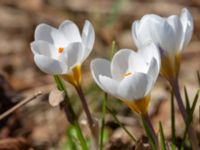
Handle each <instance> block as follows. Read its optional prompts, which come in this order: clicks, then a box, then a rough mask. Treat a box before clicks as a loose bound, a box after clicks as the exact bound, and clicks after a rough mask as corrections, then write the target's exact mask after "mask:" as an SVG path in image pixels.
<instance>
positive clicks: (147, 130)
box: [141, 117, 157, 150]
mask: <svg viewBox="0 0 200 150" xmlns="http://www.w3.org/2000/svg"><path fill="white" fill-rule="evenodd" d="M141 118H142V123H143V126H144V129H145V131H146V134H147V137H148V139H149V142H150V145H151V147H152V149H153V150H157V148H156V144H155V141H154V138H153V136H152V135H151V131H150V129H149V127H148V125H147V123H146V121H145V119H144V118H143V117H141Z"/></svg>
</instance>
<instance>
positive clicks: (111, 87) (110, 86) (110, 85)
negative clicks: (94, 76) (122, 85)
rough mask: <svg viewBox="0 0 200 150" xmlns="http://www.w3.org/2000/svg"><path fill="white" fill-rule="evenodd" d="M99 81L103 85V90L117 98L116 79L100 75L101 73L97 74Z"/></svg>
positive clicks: (117, 83) (117, 84)
mask: <svg viewBox="0 0 200 150" xmlns="http://www.w3.org/2000/svg"><path fill="white" fill-rule="evenodd" d="M99 81H100V83H101V85H102V86H103V89H105V92H107V93H109V94H111V95H113V96H115V97H117V98H118V95H117V88H118V86H119V82H118V81H116V80H114V79H112V78H110V77H108V76H102V75H99Z"/></svg>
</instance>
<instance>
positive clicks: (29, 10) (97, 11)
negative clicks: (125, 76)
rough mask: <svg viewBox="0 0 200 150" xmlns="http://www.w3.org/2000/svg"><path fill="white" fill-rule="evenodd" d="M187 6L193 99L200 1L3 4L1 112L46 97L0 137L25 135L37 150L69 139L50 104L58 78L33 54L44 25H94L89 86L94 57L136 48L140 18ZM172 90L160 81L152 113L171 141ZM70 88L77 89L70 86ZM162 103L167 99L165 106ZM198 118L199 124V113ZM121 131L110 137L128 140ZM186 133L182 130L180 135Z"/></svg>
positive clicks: (188, 82) (4, 0)
mask: <svg viewBox="0 0 200 150" xmlns="http://www.w3.org/2000/svg"><path fill="white" fill-rule="evenodd" d="M184 7H187V8H188V9H189V10H190V12H191V13H192V15H193V18H194V34H193V37H192V41H191V42H190V44H189V46H188V47H187V48H186V49H185V50H184V52H183V57H182V65H181V73H180V81H181V86H182V87H183V86H184V85H185V86H186V87H187V89H188V92H189V94H190V95H189V96H190V97H191V100H192V99H193V97H194V94H195V92H196V89H197V88H198V84H197V79H196V71H197V70H200V40H199V39H200V0H177V1H175V0H0V70H1V71H0V72H1V74H2V76H3V77H1V78H2V80H1V85H2V87H1V89H3V90H2V91H1V92H2V96H1V97H0V102H3V101H5V100H6V101H11V102H10V103H9V104H6V106H7V107H4V108H1V107H2V106H1V105H0V106H1V107H0V110H1V109H2V110H1V111H0V112H3V111H5V110H6V109H7V108H9V107H11V106H12V105H14V103H15V102H16V101H17V102H18V101H20V100H21V99H22V97H25V96H26V95H31V94H33V93H34V92H35V91H38V90H42V91H44V93H47V95H46V97H45V98H44V97H43V101H37V100H36V101H34V102H32V103H30V104H28V105H27V106H26V107H25V108H23V109H22V110H20V111H19V112H17V113H16V114H15V115H14V116H15V117H14V119H13V117H12V116H11V121H10V119H8V120H6V121H5V122H4V125H3V124H2V126H1V128H0V137H1V138H2V139H4V138H8V137H19V136H23V137H26V139H28V142H29V143H31V145H33V147H35V149H42V150H44V149H50V148H51V147H60V145H62V143H63V141H65V138H66V137H65V136H64V132H65V129H66V126H67V123H66V121H65V118H64V115H63V114H62V112H60V111H59V110H58V108H51V107H50V106H49V104H48V103H47V99H48V98H47V96H48V92H49V91H50V90H51V89H53V88H55V85H54V83H53V78H52V77H51V76H48V75H46V74H44V73H42V72H40V70H39V69H38V68H37V67H36V66H35V64H34V61H33V55H32V52H31V50H30V42H31V41H33V37H34V30H35V27H36V26H37V25H38V24H39V23H48V24H50V25H52V26H55V27H57V26H58V25H59V24H60V23H61V22H62V21H64V20H66V19H70V20H72V21H74V22H75V23H76V24H77V25H78V26H79V27H80V29H82V27H83V24H84V20H86V19H88V20H90V21H91V22H92V24H93V26H94V28H95V34H96V39H95V46H94V50H93V52H92V54H91V55H90V57H89V59H88V60H86V62H84V65H83V72H84V77H85V78H84V81H83V84H84V86H85V88H87V86H86V85H88V86H89V85H90V84H91V83H92V80H91V75H90V72H89V63H90V60H91V59H92V58H95V57H107V58H108V55H109V54H110V47H111V43H112V41H113V40H115V41H116V44H117V47H118V49H120V48H131V49H134V50H136V48H135V45H134V43H133V40H132V36H131V25H132V22H133V21H134V20H136V19H140V18H141V17H142V16H143V15H145V14H147V13H156V14H159V15H161V16H169V15H173V14H176V15H179V14H180V12H181V9H182V8H184ZM3 78H5V80H4V79H3ZM8 84H9V85H8ZM167 87H168V84H167V83H166V82H165V81H164V80H163V79H162V78H159V81H158V83H157V85H156V87H155V88H154V90H153V93H152V99H154V102H152V105H151V112H152V114H156V115H152V117H153V120H154V121H155V127H157V126H158V124H157V122H158V121H159V120H162V121H163V126H164V128H165V130H166V135H167V136H168V137H170V132H169V131H168V130H170V120H169V117H170V113H169V112H170V105H169V101H167V99H169V96H170V94H169V93H168V92H167V90H166V88H167ZM69 90H70V91H73V90H72V88H71V87H70V86H69ZM1 92H0V93H1ZM92 98H93V97H91V96H88V99H90V101H94V100H95V101H96V99H97V98H96V99H95V98H94V100H92ZM98 100H99V101H100V100H101V98H98ZM160 100H163V101H162V103H160ZM165 100H166V101H165ZM6 103H7V102H6ZM98 103H100V102H98ZM154 103H155V104H154ZM158 103H159V107H157V105H158ZM198 106H199V104H198ZM155 108H156V110H155ZM18 115H19V116H18ZM195 115H196V120H198V117H199V115H198V109H196V113H195ZM58 116H59V117H58ZM177 117H178V118H179V120H180V122H179V121H177V128H178V126H180V124H181V122H182V119H181V118H180V116H179V114H178V115H177ZM124 118H126V117H124ZM166 118H167V119H166ZM127 119H131V121H127V122H128V123H127V126H128V127H129V128H130V130H131V131H134V128H139V127H133V125H134V124H135V123H134V119H133V117H130V116H129V117H127ZM13 120H14V121H13ZM10 122H11V123H10ZM13 122H14V123H13ZM16 122H19V125H17V126H16ZM129 122H132V123H129ZM196 122H197V121H196ZM0 123H1V122H0ZM125 124H126V123H125ZM61 125H62V126H61ZM197 125H198V124H197ZM13 126H14V127H13ZM15 126H16V127H15ZM13 128H14V129H13ZM118 130H119V131H118ZM118 130H115V132H111V133H110V135H109V136H110V137H112V138H119V137H121V138H125V139H127V135H125V134H124V133H123V131H121V130H120V129H118ZM197 130H199V129H198V128H197ZM137 132H139V131H137ZM137 132H136V133H135V134H136V135H138V136H140V135H141V134H142V133H137ZM178 133H179V132H178ZM178 133H177V134H178ZM181 133H182V130H181V131H180V133H179V134H181Z"/></svg>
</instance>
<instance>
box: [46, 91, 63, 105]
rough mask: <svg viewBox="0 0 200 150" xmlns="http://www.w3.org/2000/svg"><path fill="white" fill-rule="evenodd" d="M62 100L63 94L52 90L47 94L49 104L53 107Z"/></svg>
mask: <svg viewBox="0 0 200 150" xmlns="http://www.w3.org/2000/svg"><path fill="white" fill-rule="evenodd" d="M63 100H64V92H61V91H59V90H57V89H54V90H52V91H51V92H50V94H49V104H50V105H51V106H53V107H55V106H58V105H59V104H60V102H62V101H63Z"/></svg>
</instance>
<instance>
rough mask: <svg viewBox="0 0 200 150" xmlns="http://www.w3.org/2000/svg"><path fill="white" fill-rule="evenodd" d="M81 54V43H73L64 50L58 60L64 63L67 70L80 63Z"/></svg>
mask: <svg viewBox="0 0 200 150" xmlns="http://www.w3.org/2000/svg"><path fill="white" fill-rule="evenodd" d="M82 52H83V47H82V43H80V42H73V43H70V44H69V45H68V46H67V47H65V48H64V50H63V52H62V54H61V55H60V57H59V59H61V60H62V61H63V62H65V63H66V64H67V66H68V67H69V68H71V67H74V66H76V65H78V64H80V63H81V57H82Z"/></svg>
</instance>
